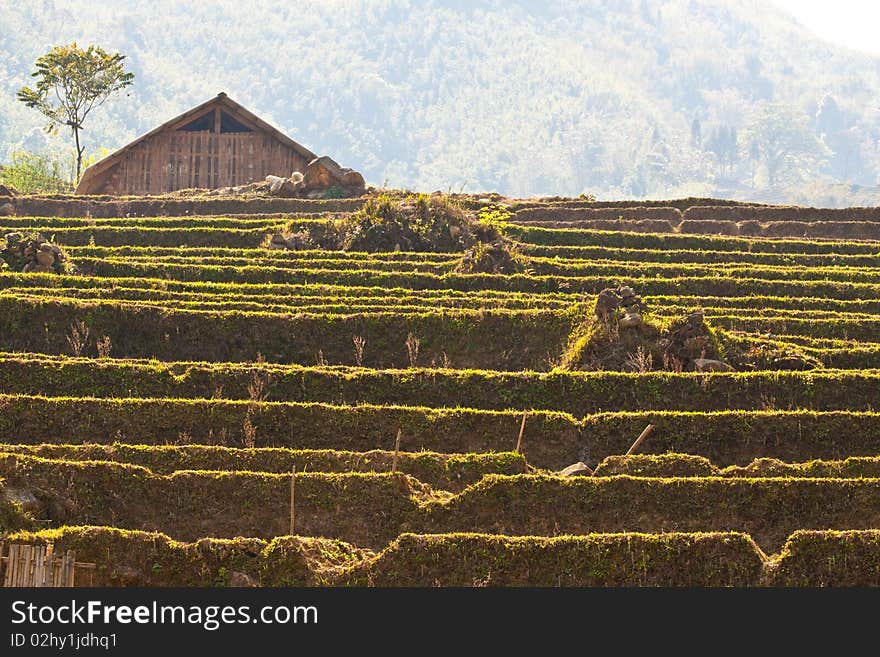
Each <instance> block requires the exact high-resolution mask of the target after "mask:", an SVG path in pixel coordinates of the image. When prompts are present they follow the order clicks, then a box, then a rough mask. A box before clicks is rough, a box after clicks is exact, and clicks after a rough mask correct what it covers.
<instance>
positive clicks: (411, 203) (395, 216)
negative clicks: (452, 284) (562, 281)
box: [265, 194, 523, 274]
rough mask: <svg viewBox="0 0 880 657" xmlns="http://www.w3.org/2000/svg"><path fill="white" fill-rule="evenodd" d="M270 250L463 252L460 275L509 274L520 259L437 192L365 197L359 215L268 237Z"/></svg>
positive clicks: (494, 229)
mask: <svg viewBox="0 0 880 657" xmlns="http://www.w3.org/2000/svg"><path fill="white" fill-rule="evenodd" d="M265 246H266V247H267V248H270V249H293V250H300V249H316V248H321V249H331V250H342V251H365V252H368V253H379V252H389V251H417V252H433V253H454V252H460V253H463V255H462V258H461V261H460V262H459V263H458V265H457V266H456V268H455V271H457V272H459V273H484V274H485V273H488V274H513V273H516V272H519V271H522V270H523V258H521V257H520V255H519V254H518V253H517V250H516V246H515V244H514V243H513V241H512V240H510V239H509V238H507V237H505V236H503V235H502V234H501V231H500V230H499V228H498V225H497V223H496V222H493V221H488V220H483V219H482V218H481V217H478V216H477V215H476V214H475V213H474V212H473V211H471V210H468V209H466V208H465V207H463V206H462V205H460V204H458V203H456V202H455V201H453V200H451V199H449V198H448V197H447V196H444V195H441V194H432V195H430V196H428V195H427V194H419V195H418V196H412V195H411V196H406V197H403V198H393V197H391V196H387V195H380V196H377V197H375V198H371V199H369V200H368V201H367V202H366V203H365V204H364V206H363V207H362V208H361V209H360V210H358V211H357V212H353V213H351V214H350V215H348V216H346V217H344V218H343V219H340V220H338V221H334V222H328V223H327V224H325V225H323V226H315V227H313V228H310V229H308V230H305V229H304V230H300V231H297V232H288V233H274V234H272V235H270V236H268V237H267V241H266V243H265Z"/></svg>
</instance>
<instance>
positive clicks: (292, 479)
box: [290, 466, 296, 536]
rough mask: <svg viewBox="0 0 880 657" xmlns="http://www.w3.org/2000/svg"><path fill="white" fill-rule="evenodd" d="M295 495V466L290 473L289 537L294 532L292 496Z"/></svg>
mask: <svg viewBox="0 0 880 657" xmlns="http://www.w3.org/2000/svg"><path fill="white" fill-rule="evenodd" d="M295 493H296V466H293V468H292V469H291V471H290V535H291V536H293V530H294V513H293V512H294V496H295Z"/></svg>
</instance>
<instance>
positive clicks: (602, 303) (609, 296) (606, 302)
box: [594, 287, 620, 321]
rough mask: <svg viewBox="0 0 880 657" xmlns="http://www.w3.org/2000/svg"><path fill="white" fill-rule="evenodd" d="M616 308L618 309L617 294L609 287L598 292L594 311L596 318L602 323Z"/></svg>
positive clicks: (618, 300) (618, 298)
mask: <svg viewBox="0 0 880 657" xmlns="http://www.w3.org/2000/svg"><path fill="white" fill-rule="evenodd" d="M618 308H620V297H618V296H617V292H615V291H614V290H612V289H611V288H610V287H609V288H605V289H604V290H602V291H601V292H599V296H598V297H596V307H595V310H594V312H595V313H596V317H598V318H599V319H601V320H603V321H604V320H606V319H607V318H608V317H609V316H611V315H612V314H613V313H614V312H615V311H616V310H617V309H618Z"/></svg>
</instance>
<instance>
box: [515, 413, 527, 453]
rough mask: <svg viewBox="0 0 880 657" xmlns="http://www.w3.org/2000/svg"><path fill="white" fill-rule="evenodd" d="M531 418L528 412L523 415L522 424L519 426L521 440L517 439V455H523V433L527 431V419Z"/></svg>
mask: <svg viewBox="0 0 880 657" xmlns="http://www.w3.org/2000/svg"><path fill="white" fill-rule="evenodd" d="M528 416H529V412H528V411H526V412H525V413H523V419H522V423H521V424H520V425H519V438H517V439H516V453H517V454H522V439H523V433H524V432H525V430H526V418H527V417H528Z"/></svg>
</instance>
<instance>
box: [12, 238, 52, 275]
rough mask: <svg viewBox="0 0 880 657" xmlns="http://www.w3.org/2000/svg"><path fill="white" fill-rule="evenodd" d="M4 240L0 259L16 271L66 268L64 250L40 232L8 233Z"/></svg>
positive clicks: (49, 270)
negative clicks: (25, 233)
mask: <svg viewBox="0 0 880 657" xmlns="http://www.w3.org/2000/svg"><path fill="white" fill-rule="evenodd" d="M3 242H4V243H5V244H4V245H3V248H2V250H0V260H3V261H4V262H5V263H6V264H7V265H8V266H9V268H10V269H12V270H14V271H21V272H25V273H27V272H35V273H61V272H63V271H64V270H65V263H66V262H67V258H66V257H65V255H64V252H63V251H62V250H61V249H60V248H59V247H58V246H57V245H56V244H52V243H51V242H49V241H48V240H47V239H46V238H45V237H43V235H41V234H40V233H31V234H28V235H23V234H22V233H8V234H6V235H5V236H4V237H3Z"/></svg>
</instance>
